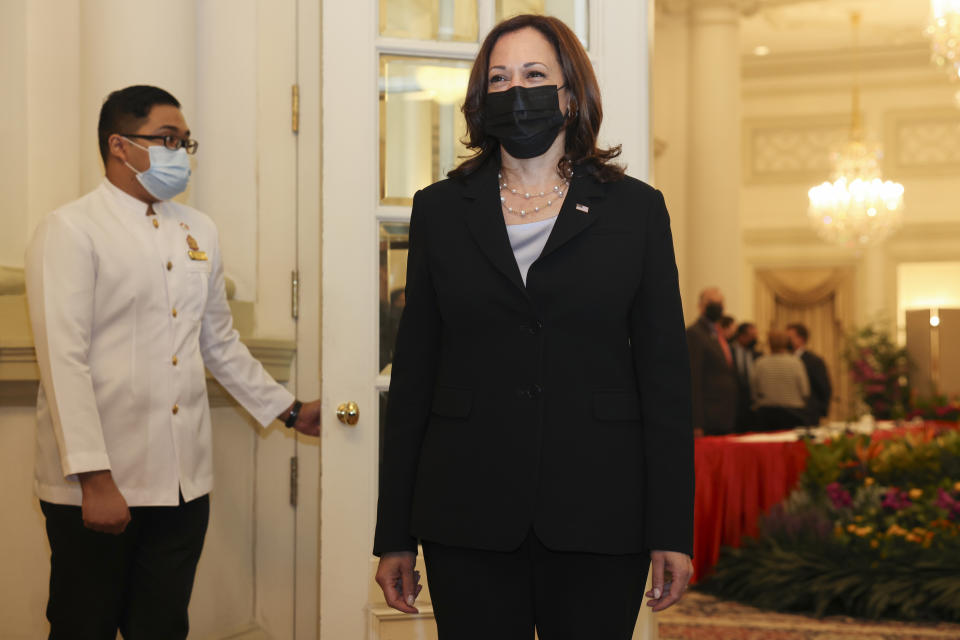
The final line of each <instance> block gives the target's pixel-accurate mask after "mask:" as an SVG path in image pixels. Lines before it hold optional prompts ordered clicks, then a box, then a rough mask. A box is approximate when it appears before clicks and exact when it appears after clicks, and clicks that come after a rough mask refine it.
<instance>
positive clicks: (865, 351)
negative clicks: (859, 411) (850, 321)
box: [843, 323, 909, 420]
mask: <svg viewBox="0 0 960 640" xmlns="http://www.w3.org/2000/svg"><path fill="white" fill-rule="evenodd" d="M843 357H844V359H845V360H846V362H847V365H848V367H849V369H850V376H851V377H852V378H853V382H854V384H855V385H856V387H857V391H858V392H859V394H860V398H861V399H862V400H863V402H864V404H866V405H867V407H869V409H870V413H871V414H872V415H873V416H874V417H875V418H877V419H878V420H889V419H891V418H902V417H904V414H905V410H904V408H905V405H906V403H907V399H908V397H909V395H908V389H907V387H906V374H907V350H906V349H905V348H903V347H899V346H897V344H896V343H895V342H894V341H893V340H892V339H891V337H890V333H889V332H888V331H886V330H885V329H883V328H881V327H880V326H878V324H876V323H871V324H868V325H866V326H865V327H862V328H860V329H854V330H853V331H852V332H851V333H849V334H848V335H847V337H846V341H845V345H844V351H843Z"/></svg>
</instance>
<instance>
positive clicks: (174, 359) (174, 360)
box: [173, 356, 180, 366]
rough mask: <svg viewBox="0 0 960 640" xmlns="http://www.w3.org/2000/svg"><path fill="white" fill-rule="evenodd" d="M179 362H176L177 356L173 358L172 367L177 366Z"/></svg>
mask: <svg viewBox="0 0 960 640" xmlns="http://www.w3.org/2000/svg"><path fill="white" fill-rule="evenodd" d="M178 362H180V361H179V360H177V356H173V366H177V363H178Z"/></svg>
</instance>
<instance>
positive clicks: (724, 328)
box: [720, 316, 737, 342]
mask: <svg viewBox="0 0 960 640" xmlns="http://www.w3.org/2000/svg"><path fill="white" fill-rule="evenodd" d="M720 335H722V336H723V338H724V339H725V340H726V341H727V342H733V338H734V336H736V335H737V324H736V320H735V319H734V318H733V316H723V317H722V318H720Z"/></svg>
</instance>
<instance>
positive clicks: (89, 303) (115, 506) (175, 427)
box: [26, 86, 320, 640]
mask: <svg viewBox="0 0 960 640" xmlns="http://www.w3.org/2000/svg"><path fill="white" fill-rule="evenodd" d="M98 134H99V141H100V154H101V156H102V158H103V162H104V167H105V169H106V178H105V180H104V181H103V183H101V184H100V186H99V187H97V188H96V189H95V190H93V191H92V192H90V193H88V194H87V195H85V196H83V197H82V198H80V199H79V200H76V201H75V202H71V203H70V204H67V205H65V206H63V207H61V208H60V209H57V210H56V211H54V212H53V213H51V214H49V215H48V216H47V217H46V218H45V219H44V220H43V222H42V223H41V224H40V225H39V226H38V228H37V230H36V232H35V234H34V236H33V239H32V241H31V243H30V246H29V247H28V249H27V255H26V275H27V295H28V299H29V304H30V318H31V322H32V325H33V332H34V338H35V342H36V349H37V361H38V363H39V365H40V374H41V385H40V393H39V396H38V399H37V422H38V426H37V449H36V473H35V490H36V493H37V495H38V497H39V498H40V504H41V508H42V510H43V513H44V515H45V516H46V527H47V535H48V537H49V540H50V547H51V552H52V553H51V577H50V599H49V603H48V606H47V618H48V619H49V620H50V625H51V632H50V638H53V639H59V638H71V639H80V638H82V639H87V638H90V639H94V638H95V639H100V638H103V639H105V640H106V639H109V640H114V639H115V638H116V633H117V630H118V629H119V630H120V631H121V632H122V633H123V637H124V638H125V640H140V639H144V638H157V639H158V640H159V639H162V640H172V639H175V638H186V637H187V630H188V620H187V604H188V603H189V600H190V592H191V589H192V587H193V579H194V574H195V572H196V566H197V561H198V560H199V557H200V550H201V548H202V546H203V538H204V535H205V533H206V527H207V520H208V517H209V498H208V494H209V492H210V490H211V489H212V486H213V465H212V452H211V436H210V407H209V403H208V401H207V390H206V380H205V375H204V366H205V365H206V367H207V368H209V370H210V371H211V372H212V373H213V375H214V376H215V377H216V378H217V380H218V381H219V382H220V383H221V384H222V385H223V386H224V387H225V388H226V389H227V390H228V391H229V392H230V393H231V394H232V395H233V397H234V398H236V400H237V401H238V402H239V403H240V404H241V405H243V407H244V408H245V409H246V410H247V411H249V412H250V413H251V414H252V415H253V417H254V418H256V420H257V421H258V422H260V424H262V425H264V426H266V425H267V424H269V423H270V422H272V421H273V420H274V419H278V418H279V419H280V420H281V421H284V422H285V424H286V425H287V426H288V427H295V428H296V429H297V430H298V431H301V432H302V433H305V434H309V435H317V434H318V432H319V416H320V403H319V401H315V402H311V403H307V404H303V403H300V402H298V401H295V399H294V397H293V396H292V395H291V394H290V392H289V391H287V390H286V389H285V388H283V387H282V386H281V385H279V384H278V383H277V382H275V381H274V380H273V379H272V378H271V377H270V376H269V375H268V374H267V373H266V371H264V369H263V367H262V366H261V365H260V363H259V362H257V360H255V359H254V358H253V357H252V356H251V355H250V353H249V351H248V350H247V348H246V347H245V346H244V345H243V344H242V343H241V342H240V340H239V337H238V335H237V332H236V331H235V330H234V329H233V319H232V317H231V314H230V308H229V306H228V305H227V299H226V295H225V288H224V278H223V265H222V263H221V253H220V246H219V244H218V240H217V232H216V228H215V226H214V224H213V222H212V221H211V220H210V219H209V218H208V217H207V216H206V215H204V214H202V213H200V212H199V211H196V210H195V209H192V208H190V207H188V206H185V205H181V204H178V203H176V202H172V201H171V200H170V199H171V198H173V197H174V196H176V195H177V194H179V193H181V192H183V190H184V189H186V187H187V181H188V179H189V176H190V161H189V158H188V156H187V154H188V153H194V152H196V149H197V143H196V141H194V140H191V139H190V130H189V129H188V128H187V124H186V121H185V120H184V117H183V114H182V113H181V111H180V104H179V103H178V102H177V100H176V99H175V98H174V97H173V96H172V95H170V94H169V93H167V92H166V91H164V90H162V89H158V88H156V87H149V86H133V87H128V88H126V89H122V90H120V91H115V92H113V93H112V94H110V96H109V97H108V98H107V100H106V101H105V102H104V104H103V108H102V109H101V112H100V122H99V126H98Z"/></svg>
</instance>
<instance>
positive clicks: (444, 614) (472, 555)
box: [423, 532, 650, 640]
mask: <svg viewBox="0 0 960 640" xmlns="http://www.w3.org/2000/svg"><path fill="white" fill-rule="evenodd" d="M423 555H424V562H425V564H426V569H427V580H428V582H429V584H430V597H431V599H432V601H433V612H434V616H435V617H436V620H437V630H438V632H439V638H440V640H494V639H495V640H533V632H534V629H536V631H537V635H538V637H539V638H540V640H629V639H630V637H631V636H632V634H633V628H634V626H636V623H637V615H638V614H639V613H640V606H641V604H642V601H643V590H644V586H645V585H646V581H647V570H648V569H649V565H650V557H649V555H648V554H646V553H643V554H631V555H602V554H597V553H574V552H564V551H551V550H550V549H548V548H546V547H545V546H543V543H542V542H541V541H540V539H539V538H537V536H536V534H535V533H533V532H531V533H530V535H529V536H527V539H526V540H525V541H524V543H523V544H522V545H521V546H520V548H519V549H517V550H516V551H510V552H506V553H504V552H497V551H482V550H478V549H464V548H458V547H448V546H445V545H441V544H437V543H434V542H426V541H424V542H423Z"/></svg>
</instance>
